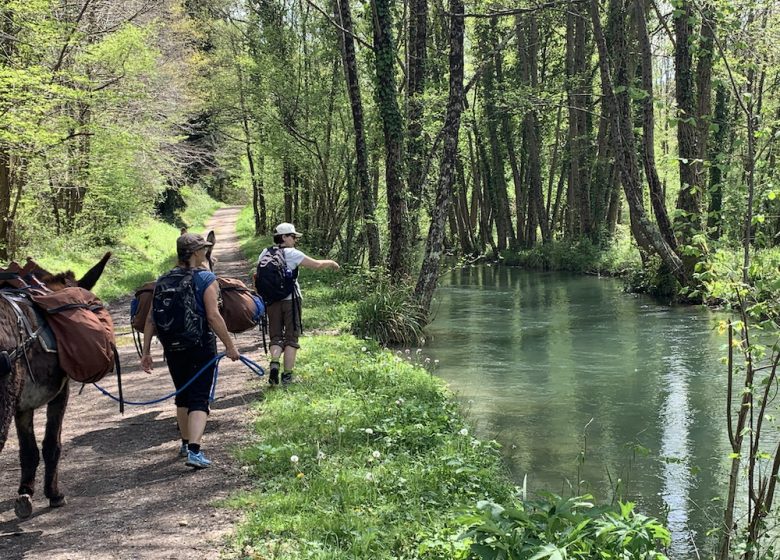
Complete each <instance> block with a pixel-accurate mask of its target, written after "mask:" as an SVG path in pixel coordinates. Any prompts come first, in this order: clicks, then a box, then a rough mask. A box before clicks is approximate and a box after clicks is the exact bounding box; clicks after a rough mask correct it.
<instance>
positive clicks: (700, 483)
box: [425, 266, 729, 558]
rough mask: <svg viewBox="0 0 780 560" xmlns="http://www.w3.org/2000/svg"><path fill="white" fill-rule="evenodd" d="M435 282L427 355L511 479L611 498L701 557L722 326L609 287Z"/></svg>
mask: <svg viewBox="0 0 780 560" xmlns="http://www.w3.org/2000/svg"><path fill="white" fill-rule="evenodd" d="M442 280H443V281H442V287H441V288H440V289H439V291H438V292H437V299H436V301H435V303H434V308H435V313H436V317H435V320H434V321H433V323H432V324H431V325H430V328H429V332H430V334H431V337H432V340H430V341H429V343H428V344H427V346H426V349H425V352H426V354H427V355H428V356H429V357H430V358H431V359H432V360H438V363H437V364H436V373H437V375H439V376H441V377H442V378H443V379H445V380H446V381H447V382H448V383H449V385H450V387H451V388H452V389H453V390H454V391H455V392H456V394H457V395H458V398H459V399H460V400H461V401H462V402H463V404H464V406H465V408H466V410H467V411H468V413H469V416H470V418H471V420H472V421H473V423H474V425H475V426H476V430H477V432H478V435H479V436H481V437H483V438H488V439H495V440H497V441H498V442H499V443H501V444H502V446H503V454H504V457H505V460H506V463H507V465H508V466H509V469H510V470H511V475H512V477H513V479H514V480H515V481H516V482H517V483H518V484H522V482H523V479H524V478H526V480H527V488H528V491H529V492H530V493H534V492H539V491H543V490H549V491H552V492H555V493H557V494H561V495H565V496H570V495H572V494H574V493H585V492H589V493H592V494H593V495H594V496H595V497H596V499H597V500H598V501H609V500H611V499H612V498H613V497H614V496H615V494H616V492H617V493H618V494H619V495H620V496H621V497H622V498H623V499H624V500H631V501H634V502H636V503H637V504H639V509H640V510H641V511H642V512H644V513H646V514H649V515H653V516H655V517H658V518H659V519H662V520H664V521H665V522H666V524H667V526H668V527H669V529H670V530H671V531H672V535H673V544H672V549H671V557H672V558H695V557H696V550H697V548H698V550H699V551H700V553H702V556H703V557H704V556H706V555H705V554H703V552H704V550H705V549H709V548H710V546H711V543H709V542H708V540H707V538H706V532H707V531H708V530H709V529H711V528H713V527H715V526H716V525H717V522H718V516H719V515H720V511H721V505H720V503H719V502H716V501H713V500H714V499H717V498H718V497H719V496H721V495H722V494H723V490H724V484H723V483H724V481H725V475H724V473H725V466H726V463H727V456H728V453H729V450H728V447H727V438H726V433H725V404H724V403H725V388H726V369H725V366H723V365H722V364H721V363H720V358H721V356H723V355H725V344H726V339H725V336H724V335H719V334H718V332H717V330H716V329H714V328H713V327H714V326H715V323H716V321H717V319H718V318H719V317H718V315H716V314H715V313H713V312H710V311H708V310H707V309H705V308H702V307H690V306H677V307H669V306H664V305H661V304H659V303H657V302H656V301H654V300H652V299H651V298H647V297H644V296H637V295H631V294H626V293H624V292H623V291H622V289H621V287H622V285H621V283H620V282H619V281H617V280H614V279H610V278H598V277H593V276H575V275H566V274H560V273H539V272H528V271H523V270H519V269H513V268H507V267H490V266H478V267H472V268H466V269H461V270H455V271H453V272H451V273H448V274H447V275H446V276H445V277H444V278H443V279H442ZM720 318H722V317H720ZM582 451H584V452H585V455H584V461H583V462H580V461H578V457H579V455H580V453H581V452H582ZM578 481H580V484H579V489H578Z"/></svg>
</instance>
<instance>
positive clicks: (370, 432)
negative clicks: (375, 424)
mask: <svg viewBox="0 0 780 560" xmlns="http://www.w3.org/2000/svg"><path fill="white" fill-rule="evenodd" d="M365 432H366V434H368V435H369V436H370V435H371V434H373V433H374V430H372V429H371V428H366V430H365Z"/></svg>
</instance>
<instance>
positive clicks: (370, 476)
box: [366, 472, 374, 482]
mask: <svg viewBox="0 0 780 560" xmlns="http://www.w3.org/2000/svg"><path fill="white" fill-rule="evenodd" d="M366 480H367V481H369V482H371V481H373V480H374V475H373V474H371V473H370V472H367V473H366Z"/></svg>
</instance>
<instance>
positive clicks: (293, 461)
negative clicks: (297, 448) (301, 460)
mask: <svg viewBox="0 0 780 560" xmlns="http://www.w3.org/2000/svg"><path fill="white" fill-rule="evenodd" d="M290 462H291V463H292V464H294V465H297V464H298V456H297V455H293V456H291V457H290Z"/></svg>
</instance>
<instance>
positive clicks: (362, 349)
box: [360, 346, 368, 352]
mask: <svg viewBox="0 0 780 560" xmlns="http://www.w3.org/2000/svg"><path fill="white" fill-rule="evenodd" d="M360 351H361V352H368V348H366V347H365V346H363V347H362V348H361V349H360Z"/></svg>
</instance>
